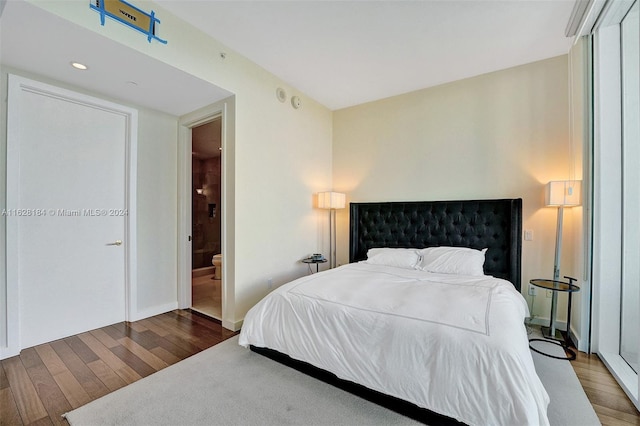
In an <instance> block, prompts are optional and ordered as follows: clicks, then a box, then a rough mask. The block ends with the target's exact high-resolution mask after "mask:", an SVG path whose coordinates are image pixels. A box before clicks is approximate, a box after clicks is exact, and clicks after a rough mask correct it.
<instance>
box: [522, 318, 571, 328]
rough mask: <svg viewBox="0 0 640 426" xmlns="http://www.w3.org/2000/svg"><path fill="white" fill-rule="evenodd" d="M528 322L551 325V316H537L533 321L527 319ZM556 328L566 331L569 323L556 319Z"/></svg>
mask: <svg viewBox="0 0 640 426" xmlns="http://www.w3.org/2000/svg"><path fill="white" fill-rule="evenodd" d="M527 324H531V325H543V326H545V327H549V318H544V317H535V318H534V319H532V320H531V321H527ZM556 328H558V329H559V330H562V331H566V329H567V323H566V322H564V321H556Z"/></svg>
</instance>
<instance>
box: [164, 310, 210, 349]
mask: <svg viewBox="0 0 640 426" xmlns="http://www.w3.org/2000/svg"><path fill="white" fill-rule="evenodd" d="M176 317H177V318H176ZM158 320H159V321H161V322H162V323H163V324H165V325H166V326H167V328H169V329H171V330H172V332H173V333H174V334H175V335H177V336H178V337H181V338H183V339H185V340H187V341H188V342H189V343H191V344H192V345H194V346H195V347H196V348H198V350H199V351H200V350H203V349H207V348H210V347H211V346H213V345H216V344H218V343H220V342H221V341H222V339H221V338H220V337H217V336H214V335H213V333H211V330H209V329H208V328H206V327H203V326H201V325H198V324H197V323H194V322H191V321H190V320H189V319H187V318H184V317H180V316H177V315H176V316H174V317H173V318H172V317H166V318H159V319H158ZM174 320H176V321H174ZM165 338H166V337H165Z"/></svg>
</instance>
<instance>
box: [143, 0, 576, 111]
mask: <svg viewBox="0 0 640 426" xmlns="http://www.w3.org/2000/svg"><path fill="white" fill-rule="evenodd" d="M156 2H157V3H159V4H160V5H161V6H162V7H163V8H165V9H167V10H169V11H170V12H171V13H173V14H174V15H177V16H178V17H181V18H182V19H184V20H186V21H188V22H190V23H191V24H193V25H194V26H196V27H198V28H200V29H201V30H203V31H204V32H206V33H208V34H209V35H211V36H212V37H213V38H215V39H217V40H219V41H220V42H222V43H224V44H225V45H227V46H228V47H230V48H231V49H233V50H235V51H237V52H239V53H241V54H242V55H244V56H246V57H248V58H249V59H251V60H252V61H253V62H255V63H257V64H259V65H261V66H262V67H263V68H265V69H267V70H268V71H270V72H272V73H273V74H275V75H277V76H278V77H280V78H281V79H282V80H284V81H285V82H287V83H288V84H290V85H291V86H293V87H295V88H296V89H298V90H300V91H301V92H303V93H305V94H306V95H308V96H310V97H312V98H313V99H315V100H317V101H319V102H320V103H322V104H323V105H325V106H327V107H329V108H330V109H332V110H335V109H339V108H344V107H348V106H352V105H357V104H361V103H364V102H368V101H373V100H376V99H381V98H385V97H389V96H393V95H397V94H401V93H407V92H411V91H414V90H418V89H422V88H426V87H430V86H435V85H438V84H442V83H446V82H450V81H455V80H459V79H462V78H467V77H471V76H476V75H480V74H484V73H487V72H491V71H496V70H500V69H505V68H509V67H513V66H517V65H522V64H526V63H530V62H534V61H537V60H541V59H546V58H550V57H554V56H558V55H562V54H565V53H567V52H568V50H569V47H570V45H571V43H572V40H571V39H568V38H566V37H565V35H564V33H565V27H566V26H567V23H568V21H569V19H570V16H571V11H572V9H573V5H574V0H535V1H527V0H500V1H495V0H464V1H458V0H446V1H444V0H440V1H438V0H422V1H421V0H417V1H402V0H380V1H369V0H351V1H332V0H321V1H318V0H315V1H314V0H307V1H305V0H298V1H273V0H271V1H264V0H263V1H201V0H156Z"/></svg>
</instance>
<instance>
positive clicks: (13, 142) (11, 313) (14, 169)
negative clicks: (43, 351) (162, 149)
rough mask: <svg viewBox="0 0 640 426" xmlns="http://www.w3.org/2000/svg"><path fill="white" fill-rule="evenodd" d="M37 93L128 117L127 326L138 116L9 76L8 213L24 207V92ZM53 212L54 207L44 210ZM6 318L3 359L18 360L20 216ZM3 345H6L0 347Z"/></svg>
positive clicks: (9, 236)
mask: <svg viewBox="0 0 640 426" xmlns="http://www.w3.org/2000/svg"><path fill="white" fill-rule="evenodd" d="M23 91H26V92H32V93H38V94H41V95H43V96H50V97H54V98H58V99H64V100H67V101H69V102H73V103H76V104H79V105H83V106H86V107H89V108H97V109H101V110H104V111H108V112H111V113H114V114H119V115H122V116H124V117H125V120H126V122H127V130H128V131H127V134H126V135H125V137H126V138H127V140H126V141H125V194H124V195H125V209H127V211H128V215H127V216H125V235H124V236H123V242H124V251H125V255H124V271H125V273H124V286H125V292H124V293H125V318H124V320H125V321H129V320H130V319H132V318H134V317H135V315H136V310H137V281H136V277H137V263H136V256H135V253H136V249H137V223H136V221H137V211H136V199H137V186H136V183H137V174H138V161H137V152H138V150H137V146H138V111H137V110H136V109H133V108H130V107H126V106H124V105H120V104H116V103H114V102H109V101H106V100H104V99H100V98H96V97H93V96H89V95H86V94H84V93H79V92H76V91H72V90H68V89H63V88H60V87H57V86H53V85H50V84H46V83H42V82H40V81H36V80H32V79H28V78H25V77H22V76H19V75H15V74H9V75H8V102H7V193H6V194H7V195H6V196H7V200H6V206H7V207H6V208H7V210H11V209H17V208H19V207H20V185H19V182H20V168H19V160H20V143H19V137H20V133H19V125H18V123H19V120H20V107H19V102H20V101H19V97H20V93H21V92H23ZM43 207H45V208H51V207H52V206H43ZM6 226H7V231H6V248H7V250H6V266H7V271H6V273H7V275H6V277H7V280H6V283H7V284H6V286H7V287H6V303H7V306H6V309H7V310H6V313H7V336H6V346H4V344H0V359H4V358H8V357H11V356H15V355H18V354H19V353H20V350H21V349H23V348H22V346H21V336H20V315H21V312H20V276H19V270H18V258H19V248H20V247H19V241H18V237H19V226H20V225H19V221H18V218H17V217H14V216H9V215H8V216H7V217H6ZM0 343H3V342H0Z"/></svg>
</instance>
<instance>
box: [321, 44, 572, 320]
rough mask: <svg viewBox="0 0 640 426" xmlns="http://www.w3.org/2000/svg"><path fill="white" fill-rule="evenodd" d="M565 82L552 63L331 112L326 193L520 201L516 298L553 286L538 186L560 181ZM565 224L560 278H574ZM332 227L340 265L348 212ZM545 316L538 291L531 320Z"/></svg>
mask: <svg viewBox="0 0 640 426" xmlns="http://www.w3.org/2000/svg"><path fill="white" fill-rule="evenodd" d="M567 81H568V72H567V56H560V57H556V58H551V59H548V60H544V61H539V62H535V63H531V64H527V65H523V66H519V67H515V68H510V69H507V70H502V71H498V72H493V73H490V74H485V75H481V76H478V77H474V78H470V79H465V80H461V81H457V82H454V83H450V84H446V85H442V86H438V87H433V88H429V89H425V90H421V91H417V92H412V93H408V94H405V95H400V96H395V97H392V98H388V99H384V100H380V101H376V102H371V103H367V104H363V105H359V106H355V107H351V108H346V109H343V110H339V111H336V112H334V144H333V179H334V188H335V189H336V190H338V191H341V192H345V193H346V194H347V197H348V201H402V200H455V199H479V198H522V199H523V210H524V211H523V220H524V226H523V228H524V229H531V230H533V231H534V240H533V241H524V242H523V253H522V262H523V266H522V288H523V293H526V289H527V287H528V282H529V280H530V279H532V278H552V277H553V260H554V247H555V230H556V210H555V209H553V208H547V207H544V185H545V184H546V183H547V182H548V181H550V180H564V179H567V178H568V177H569V176H568V175H569V164H570V147H569V143H568V142H569V123H568V121H569V120H568V117H569V108H568V84H567ZM566 216H569V217H568V218H566V221H565V225H566V228H565V230H566V232H565V234H564V236H565V241H564V248H563V263H562V273H563V275H575V274H576V273H577V271H576V270H575V268H574V267H573V258H574V256H573V255H572V253H573V250H574V249H575V247H574V246H575V244H574V242H573V238H572V236H571V235H570V234H571V230H572V226H571V219H572V218H571V217H570V216H571V215H566ZM338 222H339V223H338V230H339V237H338V263H346V262H348V238H349V237H348V209H345V210H342V211H339V213H338ZM526 297H527V298H528V300H529V303H530V306H531V299H530V297H529V296H528V295H527V296H526ZM560 303H565V302H564V297H561V298H560ZM549 310H550V299H547V298H546V297H545V293H544V292H543V291H539V294H538V296H537V297H536V300H535V305H534V307H533V312H534V314H536V315H537V316H540V317H543V318H545V319H547V320H548V318H549ZM558 312H559V319H560V320H562V321H563V320H564V315H565V310H564V305H562V304H561V305H560V308H559V311H558Z"/></svg>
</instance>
